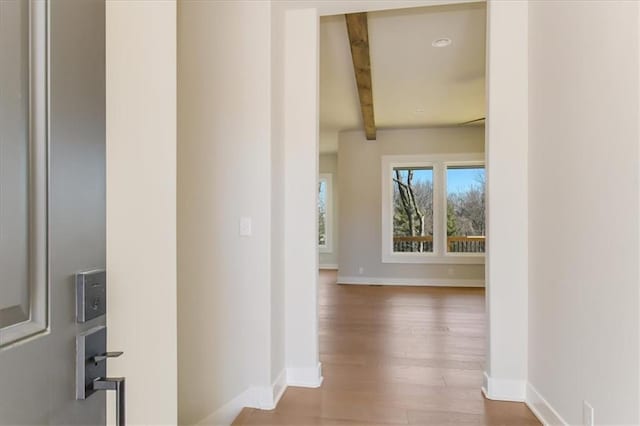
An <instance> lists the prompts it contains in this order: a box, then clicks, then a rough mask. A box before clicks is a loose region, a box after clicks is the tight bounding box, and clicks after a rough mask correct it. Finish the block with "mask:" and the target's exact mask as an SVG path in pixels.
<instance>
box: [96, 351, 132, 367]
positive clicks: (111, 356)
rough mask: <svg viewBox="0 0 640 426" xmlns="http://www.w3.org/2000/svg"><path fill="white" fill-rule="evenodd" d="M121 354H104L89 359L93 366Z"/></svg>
mask: <svg viewBox="0 0 640 426" xmlns="http://www.w3.org/2000/svg"><path fill="white" fill-rule="evenodd" d="M123 353H124V352H105V353H103V354H100V355H95V356H92V357H91V358H90V359H91V361H93V363H94V364H95V365H98V363H99V362H102V361H106V359H107V358H118V357H119V356H120V355H122V354H123Z"/></svg>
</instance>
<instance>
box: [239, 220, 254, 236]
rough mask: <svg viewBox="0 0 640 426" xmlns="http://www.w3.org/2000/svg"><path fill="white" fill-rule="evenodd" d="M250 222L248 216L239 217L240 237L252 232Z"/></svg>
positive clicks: (249, 234)
mask: <svg viewBox="0 0 640 426" xmlns="http://www.w3.org/2000/svg"><path fill="white" fill-rule="evenodd" d="M251 228H252V223H251V218H250V217H241V218H240V236H241V237H250V236H251V234H252V233H253V230H252V229H251Z"/></svg>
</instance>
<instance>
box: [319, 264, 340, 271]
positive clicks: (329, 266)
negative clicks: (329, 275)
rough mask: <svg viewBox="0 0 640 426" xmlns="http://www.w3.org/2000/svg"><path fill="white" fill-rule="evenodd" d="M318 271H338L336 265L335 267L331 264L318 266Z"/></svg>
mask: <svg viewBox="0 0 640 426" xmlns="http://www.w3.org/2000/svg"><path fill="white" fill-rule="evenodd" d="M318 269H329V270H332V271H337V270H338V265H335V264H333V263H325V264H320V265H319V266H318Z"/></svg>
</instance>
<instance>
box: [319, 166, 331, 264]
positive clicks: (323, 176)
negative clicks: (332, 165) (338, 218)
mask: <svg viewBox="0 0 640 426" xmlns="http://www.w3.org/2000/svg"><path fill="white" fill-rule="evenodd" d="M323 181H324V183H325V194H326V197H327V199H326V202H325V208H326V210H327V211H326V213H325V218H324V232H325V244H318V251H319V252H320V253H332V252H333V238H332V233H333V198H332V197H333V175H332V174H331V173H320V174H319V175H318V186H319V185H320V183H321V182H323ZM319 197H320V194H318V201H319V199H320V198H319ZM317 204H318V203H317V202H316V215H318V211H317V209H318V208H317ZM316 223H318V220H316ZM319 236H320V228H318V237H319ZM317 239H319V238H317Z"/></svg>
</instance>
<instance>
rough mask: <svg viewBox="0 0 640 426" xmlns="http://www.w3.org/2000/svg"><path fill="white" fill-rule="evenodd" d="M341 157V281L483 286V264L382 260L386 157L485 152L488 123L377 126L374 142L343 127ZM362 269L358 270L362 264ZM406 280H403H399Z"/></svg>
mask: <svg viewBox="0 0 640 426" xmlns="http://www.w3.org/2000/svg"><path fill="white" fill-rule="evenodd" d="M339 140H340V142H339V150H338V156H339V158H340V162H339V173H340V176H341V177H342V186H341V191H340V194H339V199H340V206H341V208H340V211H339V213H338V217H339V223H340V227H341V228H340V246H341V247H343V250H341V252H340V256H339V261H338V263H339V265H340V271H339V276H338V282H345V283H350V282H360V281H359V280H361V279H363V280H365V281H369V282H371V281H372V280H371V279H370V278H374V280H373V281H374V282H384V280H385V279H391V281H387V282H392V281H393V279H400V280H409V281H411V280H413V281H414V282H424V283H432V284H439V283H445V284H447V283H451V282H456V283H457V285H482V284H483V283H484V265H482V264H479V265H456V264H447V265H444V264H420V263H413V264H409V263H383V262H382V247H381V241H382V238H383V237H382V187H381V185H382V168H381V165H382V160H381V159H382V156H385V155H425V154H465V153H469V154H470V153H479V154H480V155H482V154H483V153H484V127H465V128H449V129H446V128H440V129H403V130H379V131H378V137H377V139H376V140H375V141H367V140H366V138H365V137H364V134H363V133H362V132H361V131H351V132H341V133H340V136H339ZM361 267H362V268H363V272H362V273H360V268H361ZM400 282H403V281H400Z"/></svg>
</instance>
